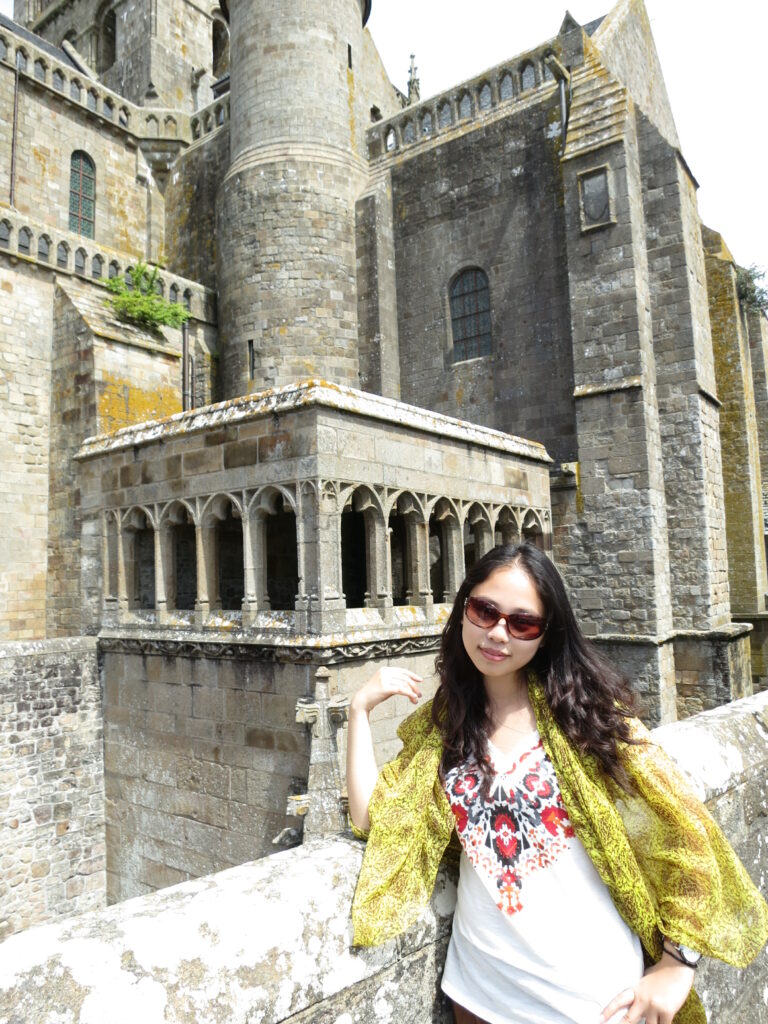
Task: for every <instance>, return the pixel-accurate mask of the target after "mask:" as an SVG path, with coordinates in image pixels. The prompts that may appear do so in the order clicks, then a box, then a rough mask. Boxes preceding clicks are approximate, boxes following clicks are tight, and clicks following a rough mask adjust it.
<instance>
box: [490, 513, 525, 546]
mask: <svg viewBox="0 0 768 1024" xmlns="http://www.w3.org/2000/svg"><path fill="white" fill-rule="evenodd" d="M493 533H494V540H495V541H496V543H497V544H519V543H520V515H519V513H518V511H517V510H516V509H514V508H513V507H512V506H511V505H502V506H500V508H499V509H498V510H497V511H496V515H495V520H494V524H493Z"/></svg>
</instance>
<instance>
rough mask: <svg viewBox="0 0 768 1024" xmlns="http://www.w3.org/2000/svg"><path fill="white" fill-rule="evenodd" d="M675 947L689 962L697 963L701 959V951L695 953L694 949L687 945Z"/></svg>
mask: <svg viewBox="0 0 768 1024" xmlns="http://www.w3.org/2000/svg"><path fill="white" fill-rule="evenodd" d="M677 948H678V951H679V953H680V956H681V957H682V958H683V960H685V961H687V962H688V963H689V964H697V963H698V962H699V960H701V953H697V952H696V951H695V950H694V949H690V948H689V947H688V946H678V947H677Z"/></svg>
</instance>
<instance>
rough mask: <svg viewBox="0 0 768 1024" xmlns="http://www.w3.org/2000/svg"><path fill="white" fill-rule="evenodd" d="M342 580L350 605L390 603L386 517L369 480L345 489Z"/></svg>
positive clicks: (342, 517)
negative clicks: (367, 482) (366, 482)
mask: <svg viewBox="0 0 768 1024" xmlns="http://www.w3.org/2000/svg"><path fill="white" fill-rule="evenodd" d="M339 506H340V507H341V584H342V592H343V593H344V596H345V602H346V606H347V607H348V608H363V607H377V608H381V609H386V608H389V607H391V604H392V600H391V594H390V588H389V557H388V544H387V521H386V518H385V515H384V509H383V506H382V503H381V499H380V497H379V495H378V494H376V492H375V491H374V490H373V489H372V488H371V487H369V486H368V485H367V484H352V485H347V486H344V488H343V489H342V493H341V497H340V501H339Z"/></svg>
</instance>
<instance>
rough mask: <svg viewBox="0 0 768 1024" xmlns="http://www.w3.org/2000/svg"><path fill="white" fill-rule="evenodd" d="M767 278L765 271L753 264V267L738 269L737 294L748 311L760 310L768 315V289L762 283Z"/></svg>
mask: <svg viewBox="0 0 768 1024" xmlns="http://www.w3.org/2000/svg"><path fill="white" fill-rule="evenodd" d="M764 278H765V271H764V270H760V268H759V267H757V266H755V264H754V263H753V264H752V266H751V267H737V268H736V292H737V294H738V296H739V300H740V301H741V302H743V303H744V305H745V306H747V308H748V309H759V310H762V312H763V313H768V288H765V287H764V286H763V285H762V284H760V282H761V281H763V280H764Z"/></svg>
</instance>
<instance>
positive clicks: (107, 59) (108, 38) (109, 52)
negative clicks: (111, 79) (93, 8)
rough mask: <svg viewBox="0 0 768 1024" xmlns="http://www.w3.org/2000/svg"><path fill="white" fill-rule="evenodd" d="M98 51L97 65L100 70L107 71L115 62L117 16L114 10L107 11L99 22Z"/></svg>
mask: <svg viewBox="0 0 768 1024" xmlns="http://www.w3.org/2000/svg"><path fill="white" fill-rule="evenodd" d="M99 51H100V52H99V67H100V69H101V71H107V70H108V69H109V68H111V67H112V65H113V64H114V63H115V56H116V53H117V16H116V15H115V12H114V10H112V11H107V13H106V14H105V15H104V20H103V21H102V23H101V37H100V39H99Z"/></svg>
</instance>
